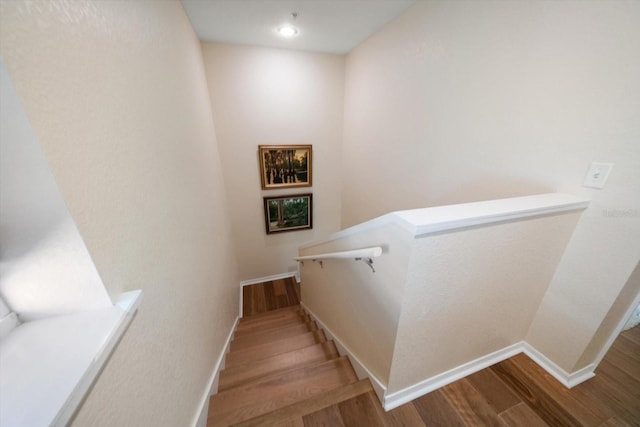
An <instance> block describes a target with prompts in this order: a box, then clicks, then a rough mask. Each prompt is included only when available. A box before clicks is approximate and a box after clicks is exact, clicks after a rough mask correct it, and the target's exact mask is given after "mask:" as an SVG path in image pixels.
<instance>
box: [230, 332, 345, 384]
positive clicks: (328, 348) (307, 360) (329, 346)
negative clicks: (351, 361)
mask: <svg viewBox="0 0 640 427" xmlns="http://www.w3.org/2000/svg"><path fill="white" fill-rule="evenodd" d="M339 356H340V355H339V354H338V350H337V349H336V346H335V344H334V343H333V341H329V342H324V343H319V344H315V345H312V346H308V347H304V348H301V349H297V350H293V351H289V352H286V353H281V354H277V355H275V356H272V357H269V358H266V359H262V360H260V361H259V362H254V361H252V362H249V363H243V364H241V365H236V366H232V367H230V368H226V369H224V370H222V371H221V372H220V377H219V383H218V392H222V391H225V390H228V389H230V388H233V387H237V386H240V385H243V384H246V383H247V382H250V381H254V380H256V379H259V378H263V377H266V376H268V375H273V374H276V373H279V372H284V371H287V370H291V369H297V368H299V367H302V366H304V365H306V364H315V363H318V362H322V361H326V360H331V359H335V358H337V357H339Z"/></svg>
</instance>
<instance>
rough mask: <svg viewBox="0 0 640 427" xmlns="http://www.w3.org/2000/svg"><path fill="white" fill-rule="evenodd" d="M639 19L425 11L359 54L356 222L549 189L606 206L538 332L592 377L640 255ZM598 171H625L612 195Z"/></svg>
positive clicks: (347, 176)
mask: <svg viewBox="0 0 640 427" xmlns="http://www.w3.org/2000/svg"><path fill="white" fill-rule="evenodd" d="M638 21H640V3H638V2H633V1H631V2H628V1H602V2H597V1H595V2H581V1H563V2H503V1H483V2H478V1H456V2H449V1H429V2H417V3H416V4H415V5H414V6H412V7H411V8H409V9H408V10H407V11H406V12H404V13H403V14H402V15H401V16H400V17H399V18H397V19H396V20H395V21H393V22H391V23H390V24H388V25H387V26H385V27H384V28H383V29H382V30H380V31H379V32H378V33H376V34H374V35H373V36H372V37H371V38H369V39H368V40H367V41H366V42H364V43H363V44H362V45H360V46H359V47H357V48H356V49H355V50H354V51H352V52H351V53H350V54H349V55H348V57H347V64H346V81H345V107H344V108H345V121H344V140H343V150H342V152H343V170H342V173H343V176H342V178H343V180H342V182H343V187H342V225H343V226H349V225H352V224H355V223H357V222H360V221H363V220H366V219H369V218H372V217H375V216H377V215H380V214H383V213H386V212H388V211H392V210H398V209H408V208H414V207H422V206H434V205H441V204H451V203H458V202H468V201H473V200H483V199H492V198H501V197H509V196H516V195H524V194H535V193H541V192H546V191H564V192H567V193H572V194H576V195H584V196H587V197H590V198H591V199H592V200H593V201H592V203H591V205H590V208H589V209H588V210H587V212H585V214H584V215H583V216H582V217H581V220H580V221H579V223H578V225H577V228H576V232H575V234H574V236H573V237H572V239H571V241H570V243H569V245H568V247H567V251H566V253H565V254H564V256H563V258H562V260H561V263H560V266H559V269H558V271H557V272H556V274H555V276H554V279H553V281H552V284H551V286H550V288H549V291H548V293H547V294H546V296H545V298H544V299H543V301H542V304H541V307H540V310H539V312H538V315H537V316H536V317H535V318H534V321H533V326H532V328H531V330H530V331H529V332H528V334H527V341H528V342H529V343H530V344H532V345H533V346H534V347H536V348H537V349H538V350H540V351H541V352H542V353H544V354H545V355H547V356H548V357H549V358H551V359H552V360H554V361H557V362H558V363H559V364H560V366H561V367H563V368H564V369H565V370H567V371H572V370H573V369H574V367H575V368H579V366H576V363H577V361H578V359H579V358H580V356H581V354H582V353H583V351H584V350H585V348H586V347H587V346H588V344H589V342H590V341H591V339H592V337H593V336H594V334H595V333H596V331H597V329H598V327H599V325H600V323H601V322H602V320H603V319H604V317H605V315H606V313H607V312H608V311H609V309H610V307H611V306H612V305H613V303H614V302H615V300H616V298H617V296H618V295H619V293H620V291H621V289H622V287H623V286H624V284H625V282H626V281H627V278H628V277H629V275H630V274H631V271H632V270H633V268H634V267H635V265H636V263H637V262H638V259H639V258H640V213H639V212H640V191H638V188H640V144H638V141H639V140H640V120H638V117H640V104H638V102H637V100H638V99H640V80H638V79H637V76H638V75H640V56H639V55H638V52H640V27H638V25H637V23H638ZM593 160H599V161H608V162H613V163H615V167H614V169H613V172H612V174H611V176H610V177H609V181H608V183H607V186H606V188H605V189H604V190H592V189H587V188H583V187H582V185H581V184H582V180H583V178H584V174H585V172H586V170H587V167H588V165H589V163H590V162H591V161H593ZM363 182H364V183H366V185H360V183H363ZM625 213H626V214H625ZM558 325H562V327H558Z"/></svg>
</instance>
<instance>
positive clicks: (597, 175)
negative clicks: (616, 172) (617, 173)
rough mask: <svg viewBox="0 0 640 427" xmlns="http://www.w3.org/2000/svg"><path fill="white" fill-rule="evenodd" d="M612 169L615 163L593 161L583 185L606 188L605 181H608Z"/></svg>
mask: <svg viewBox="0 0 640 427" xmlns="http://www.w3.org/2000/svg"><path fill="white" fill-rule="evenodd" d="M611 169H613V163H601V162H593V163H591V166H589V170H587V175H586V176H585V177H584V182H583V183H582V185H583V186H584V187H589V188H600V189H601V188H604V183H605V182H607V178H608V177H609V173H611Z"/></svg>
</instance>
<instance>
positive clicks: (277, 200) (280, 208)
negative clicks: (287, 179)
mask: <svg viewBox="0 0 640 427" xmlns="http://www.w3.org/2000/svg"><path fill="white" fill-rule="evenodd" d="M312 196H313V195H312V194H295V195H290V196H281V197H265V198H264V222H265V225H266V228H267V234H273V233H281V232H283V231H295V230H304V229H308V228H313V222H312V212H313V205H312Z"/></svg>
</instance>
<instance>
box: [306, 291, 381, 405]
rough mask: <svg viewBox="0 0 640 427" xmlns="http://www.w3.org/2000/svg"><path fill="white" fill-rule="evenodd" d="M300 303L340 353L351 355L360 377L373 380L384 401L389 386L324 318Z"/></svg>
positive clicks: (374, 388)
mask: <svg viewBox="0 0 640 427" xmlns="http://www.w3.org/2000/svg"><path fill="white" fill-rule="evenodd" d="M300 304H301V306H302V307H303V308H304V309H305V311H306V312H307V313H308V314H309V316H311V318H313V320H315V321H316V323H318V325H320V327H321V328H322V329H323V330H324V332H325V334H326V336H327V338H328V339H330V340H333V342H334V343H335V344H336V348H337V349H338V352H339V353H340V355H341V356H344V355H347V356H349V361H350V362H351V366H353V370H354V371H356V375H357V376H358V379H360V380H362V379H365V378H368V379H369V381H371V385H372V386H373V390H374V391H375V392H376V395H377V396H378V399H380V402H382V401H383V400H384V395H385V393H386V392H387V386H386V385H384V384H383V383H382V381H380V379H378V377H376V376H375V375H374V374H373V373H372V372H371V371H370V370H369V369H368V368H367V367H366V366H365V365H364V363H362V362H361V361H360V359H358V358H357V357H356V355H355V354H353V352H352V351H351V350H350V349H349V347H347V346H346V345H344V343H343V342H342V341H340V339H339V338H338V337H336V335H335V334H334V333H333V332H332V331H331V329H330V328H328V327H327V325H325V324H324V323H323V322H322V320H320V319H319V318H318V316H316V315H315V314H314V313H313V311H311V310H309V307H307V306H306V305H305V304H304V303H302V302H301V303H300Z"/></svg>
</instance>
